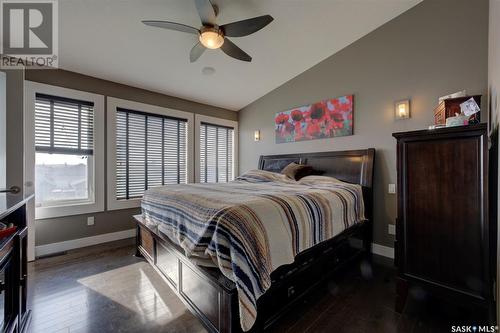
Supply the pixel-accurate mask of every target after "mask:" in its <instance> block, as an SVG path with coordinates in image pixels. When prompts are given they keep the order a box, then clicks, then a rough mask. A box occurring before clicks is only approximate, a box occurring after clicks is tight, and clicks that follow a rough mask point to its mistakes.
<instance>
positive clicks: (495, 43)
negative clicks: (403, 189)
mask: <svg viewBox="0 0 500 333" xmlns="http://www.w3.org/2000/svg"><path fill="white" fill-rule="evenodd" d="M488 79H489V80H488V81H489V89H490V111H491V115H492V117H491V122H490V127H491V128H492V129H496V130H497V131H498V126H499V121H500V105H499V102H500V101H499V94H500V0H490V43H489V66H488ZM497 144H498V143H497ZM492 158H493V157H492ZM497 158H500V157H499V156H497ZM498 185H499V186H500V179H499V182H498ZM498 192H499V193H500V187H499V189H498ZM499 198H500V197H499ZM492 204H493V203H492ZM496 204H497V209H498V213H499V214H498V216H500V202H497V203H496ZM498 247H499V248H498V253H500V229H499V230H498ZM497 260H498V261H497V269H498V270H497V281H498V277H499V276H500V256H498V258H497ZM497 293H498V297H497V299H500V288H498V283H497ZM498 320H500V306H498V305H497V322H498Z"/></svg>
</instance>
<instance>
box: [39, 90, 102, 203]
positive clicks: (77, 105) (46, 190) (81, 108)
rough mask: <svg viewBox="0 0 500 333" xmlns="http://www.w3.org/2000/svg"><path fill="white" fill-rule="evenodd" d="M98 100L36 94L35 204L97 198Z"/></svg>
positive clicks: (86, 201) (91, 200)
mask: <svg viewBox="0 0 500 333" xmlns="http://www.w3.org/2000/svg"><path fill="white" fill-rule="evenodd" d="M93 126H94V103H92V102H84V101H78V100H72V99H67V98H61V97H56V96H49V95H42V94H36V100H35V151H36V157H35V204H36V207H50V206H60V205H66V204H71V203H82V202H84V203H88V202H93V201H94V193H93V183H94V181H93V179H94V164H93V155H94V129H93Z"/></svg>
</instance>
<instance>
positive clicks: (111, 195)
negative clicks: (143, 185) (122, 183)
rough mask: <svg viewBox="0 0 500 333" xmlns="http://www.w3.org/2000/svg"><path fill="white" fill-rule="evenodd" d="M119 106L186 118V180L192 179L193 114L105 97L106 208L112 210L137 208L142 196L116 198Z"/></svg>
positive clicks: (190, 180) (190, 181)
mask: <svg viewBox="0 0 500 333" xmlns="http://www.w3.org/2000/svg"><path fill="white" fill-rule="evenodd" d="M119 108H121V109H128V110H135V111H140V112H143V113H150V114H156V115H160V116H166V117H174V118H182V119H186V121H187V142H186V147H187V154H186V155H187V156H186V157H187V182H188V183H192V182H193V180H194V177H193V171H194V170H193V169H194V163H193V161H194V142H193V139H192V137H193V134H192V133H193V124H194V114H193V113H190V112H185V111H179V110H174V109H170V108H165V107H161V106H156V105H151V104H145V103H139V102H134V101H129V100H125V99H120V98H115V97H107V165H108V167H107V191H108V193H107V202H108V204H107V209H108V210H109V211H112V210H119V209H127V208H137V207H140V206H141V200H142V198H133V199H126V200H118V199H116V167H115V166H116V112H117V109H119Z"/></svg>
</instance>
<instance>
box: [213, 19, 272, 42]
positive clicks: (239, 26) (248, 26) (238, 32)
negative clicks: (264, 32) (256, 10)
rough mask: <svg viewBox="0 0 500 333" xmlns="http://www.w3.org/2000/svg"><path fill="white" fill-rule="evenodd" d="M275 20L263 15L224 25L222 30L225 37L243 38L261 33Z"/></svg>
mask: <svg viewBox="0 0 500 333" xmlns="http://www.w3.org/2000/svg"><path fill="white" fill-rule="evenodd" d="M273 20H274V18H273V17H272V16H271V15H263V16H258V17H254V18H251V19H247V20H243V21H238V22H233V23H228V24H224V25H222V26H221V27H220V28H221V29H222V31H223V32H224V35H225V36H229V37H243V36H248V35H250V34H253V33H254V32H256V31H259V30H260V29H262V28H264V27H265V26H266V25H268V24H269V23H271V22H272V21H273Z"/></svg>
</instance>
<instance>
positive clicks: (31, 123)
mask: <svg viewBox="0 0 500 333" xmlns="http://www.w3.org/2000/svg"><path fill="white" fill-rule="evenodd" d="M36 94H45V95H52V96H56V97H63V98H69V99H75V100H82V101H89V102H93V103H94V124H93V125H94V153H93V158H92V160H93V176H94V177H93V179H89V186H91V188H92V189H93V192H94V200H93V201H80V202H78V201H67V202H64V201H61V205H57V206H44V207H36V208H35V220H42V219H48V218H55V217H64V216H73V215H82V214H89V213H97V212H103V211H104V197H105V193H104V191H105V188H104V174H105V172H104V167H105V157H104V148H105V136H104V129H105V123H104V121H105V114H104V113H105V111H104V96H103V95H98V94H93V93H89V92H85V91H80V90H74V89H69V88H63V87H58V86H52V85H48V84H43V83H37V82H32V81H25V114H26V119H25V133H26V135H25V140H26V142H25V154H26V155H25V158H26V162H25V163H26V164H25V165H26V169H25V172H24V173H25V186H26V187H33V186H34V184H35V167H36V165H35V163H36V151H35V101H36ZM30 191H32V192H34V190H30Z"/></svg>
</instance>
